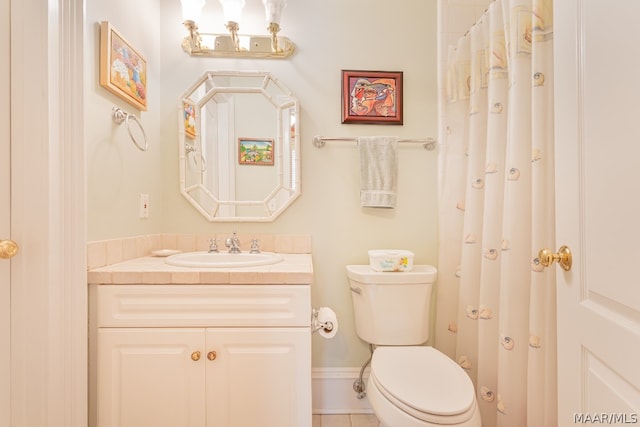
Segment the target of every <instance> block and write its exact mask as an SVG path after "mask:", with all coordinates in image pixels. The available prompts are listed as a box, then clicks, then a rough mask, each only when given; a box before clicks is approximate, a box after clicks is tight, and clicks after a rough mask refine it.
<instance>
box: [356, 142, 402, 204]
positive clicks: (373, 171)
mask: <svg viewBox="0 0 640 427" xmlns="http://www.w3.org/2000/svg"><path fill="white" fill-rule="evenodd" d="M358 151H359V152H360V205H361V206H363V207H373V208H395V207H396V186H397V175H398V138H396V137H395V136H362V137H359V138H358Z"/></svg>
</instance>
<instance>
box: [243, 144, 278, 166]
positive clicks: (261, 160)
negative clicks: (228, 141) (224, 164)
mask: <svg viewBox="0 0 640 427" xmlns="http://www.w3.org/2000/svg"><path fill="white" fill-rule="evenodd" d="M273 160H274V144H273V139H272V138H238V163H239V164H241V165H259V166H273Z"/></svg>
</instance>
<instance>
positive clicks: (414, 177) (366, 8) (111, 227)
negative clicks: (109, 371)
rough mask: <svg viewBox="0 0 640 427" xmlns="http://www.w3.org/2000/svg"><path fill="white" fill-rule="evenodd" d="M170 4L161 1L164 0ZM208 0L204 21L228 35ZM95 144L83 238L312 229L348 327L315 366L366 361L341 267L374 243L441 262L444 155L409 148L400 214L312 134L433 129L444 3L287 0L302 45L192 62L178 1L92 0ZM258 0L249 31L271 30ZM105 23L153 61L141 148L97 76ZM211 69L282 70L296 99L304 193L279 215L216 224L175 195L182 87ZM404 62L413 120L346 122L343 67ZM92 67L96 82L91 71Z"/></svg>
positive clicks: (348, 148) (318, 291)
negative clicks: (264, 55) (285, 53)
mask: <svg viewBox="0 0 640 427" xmlns="http://www.w3.org/2000/svg"><path fill="white" fill-rule="evenodd" d="M160 4H161V5H162V10H160V8H159V5H160ZM218 12H220V5H219V3H218V2H217V1H215V0H209V2H208V4H207V5H206V6H205V10H204V13H205V15H204V17H203V20H202V21H203V22H202V23H201V25H200V26H201V28H202V29H203V30H210V31H214V32H223V31H224V29H223V27H222V20H221V19H220V18H219V17H218V18H216V17H214V16H213V15H214V13H218ZM86 13H87V14H86V20H87V21H86V31H87V48H88V50H89V51H88V52H87V54H86V58H87V59H86V61H87V63H86V67H87V70H86V72H87V76H88V77H87V79H86V81H87V83H86V123H85V126H86V140H87V174H88V189H87V190H88V193H89V194H88V238H89V240H102V239H109V238H116V237H125V236H131V235H137V234H148V233H192V232H198V233H211V234H212V235H213V234H214V233H223V232H229V231H231V230H233V229H237V230H238V232H241V233H287V234H309V235H311V236H312V243H313V259H314V268H315V282H314V283H313V294H312V296H313V304H314V305H315V306H321V305H328V306H330V307H332V308H333V309H334V310H335V311H336V313H337V315H338V318H339V321H340V331H339V333H338V335H337V336H336V337H335V338H334V339H332V340H323V339H320V338H319V337H317V336H314V338H313V339H314V341H313V365H314V366H317V367H349V366H360V365H361V364H362V362H363V361H364V360H365V359H366V357H367V355H368V349H367V346H366V344H364V343H363V342H361V341H360V340H359V339H358V338H357V336H356V334H355V329H354V324H353V315H352V307H351V300H350V298H351V296H350V293H349V291H348V286H347V285H348V283H347V279H346V276H345V268H344V267H345V265H347V264H360V263H366V262H367V250H368V249H372V248H402V249H409V250H411V251H413V252H414V253H415V254H416V259H415V262H416V263H429V264H437V191H436V176H437V175H436V164H437V153H436V152H435V151H432V152H428V151H426V150H424V149H423V148H422V147H421V146H420V145H418V144H416V145H405V144H403V145H401V149H400V152H401V155H400V172H399V177H398V183H399V194H398V204H397V208H396V209H394V210H382V209H371V208H368V209H364V208H361V207H360V205H359V180H360V175H359V173H360V172H359V163H358V156H357V148H356V146H355V144H354V143H349V142H344V143H341V142H334V143H329V144H328V145H327V146H326V147H325V148H322V149H318V148H315V147H313V145H312V144H311V141H312V138H313V136H314V135H324V136H329V137H342V136H345V137H353V136H358V135H389V134H390V135H397V136H399V137H404V138H427V137H430V136H436V135H437V81H436V76H437V64H436V58H437V52H436V47H437V44H436V25H437V24H436V22H437V20H436V0H403V1H400V2H395V3H390V2H388V1H384V0H350V1H344V0H323V1H303V0H302V1H301V0H290V1H289V5H288V7H287V9H286V11H285V14H284V18H283V22H282V27H283V29H282V32H281V34H282V35H286V36H288V37H289V38H291V39H292V40H293V41H294V42H295V43H296V45H297V51H296V53H295V54H294V55H293V56H292V57H291V58H290V59H287V60H247V59H244V60H234V59H203V58H190V57H188V56H187V55H186V54H185V53H183V52H182V50H181V48H180V41H181V39H182V37H183V36H184V29H183V27H182V25H181V11H180V2H179V0H163V1H161V2H160V1H159V0H142V1H137V2H130V1H125V0H111V1H109V2H105V1H101V0H88V1H87V11H86ZM263 16H264V12H263V10H262V4H261V2H260V1H259V0H247V6H246V8H245V14H244V19H243V23H242V24H241V25H242V29H241V32H243V33H244V32H246V33H264V32H265V31H264V30H263V27H264V23H263V19H264V18H263ZM100 20H109V21H111V23H112V25H114V26H115V27H116V28H117V29H118V30H119V31H120V32H122V33H123V35H124V36H125V38H127V39H128V40H129V41H130V42H131V43H132V44H134V45H135V46H136V47H137V48H138V49H139V50H140V51H141V52H142V53H143V54H144V55H145V56H146V57H147V60H148V66H149V82H148V89H149V90H148V91H149V101H148V102H149V108H148V110H147V111H146V112H142V113H139V114H138V116H139V117H140V118H141V121H142V123H143V125H144V127H145V129H146V132H147V134H148V136H149V144H150V147H149V151H148V152H146V153H142V152H140V151H138V150H137V149H136V148H135V147H134V146H133V144H132V143H131V142H129V141H128V136H127V134H126V130H125V129H124V128H122V127H118V126H116V125H114V124H113V123H112V121H111V118H110V113H111V107H112V106H113V105H119V106H121V107H123V108H126V109H128V110H130V111H132V112H133V111H135V110H134V108H133V107H129V106H128V105H127V104H126V103H124V102H122V101H120V100H119V99H118V98H116V97H115V96H113V95H111V94H110V93H108V92H106V91H105V90H104V89H102V88H101V87H100V86H99V83H98V66H97V63H98V57H97V52H98V29H97V28H98V24H97V22H98V21H100ZM206 69H243V70H244V69H248V70H264V71H269V72H271V73H273V74H274V75H275V76H276V77H277V78H279V79H281V80H282V81H283V82H284V83H285V84H286V85H287V86H288V88H289V89H290V90H291V91H292V92H293V93H294V94H295V95H296V96H297V97H298V99H299V101H300V106H301V119H300V130H301V144H302V152H301V159H302V168H301V182H302V196H301V197H300V198H299V199H298V200H297V201H296V202H295V203H294V204H293V205H292V206H291V207H290V208H289V209H288V210H287V211H286V212H285V213H284V214H282V215H281V216H280V217H279V218H278V219H277V220H276V221H275V222H273V223H266V224H265V223H219V224H216V223H209V222H207V221H206V220H205V219H204V218H203V217H201V216H200V215H199V214H198V213H197V212H196V210H195V209H194V208H193V207H192V206H191V205H190V204H189V203H188V202H187V201H186V200H184V199H183V197H182V196H181V195H180V193H179V190H178V163H177V155H178V147H177V132H178V129H177V118H176V108H177V105H178V101H179V96H180V94H181V93H182V92H183V91H184V90H185V89H186V88H187V86H189V85H190V84H191V83H192V82H193V81H194V80H195V79H196V78H197V77H198V76H199V75H200V74H201V73H202V72H203V71H204V70H206ZM341 69H361V70H384V71H403V72H404V125H403V126H379V125H343V124H341V123H340V114H341V113H340V70H341ZM91 76H94V78H91ZM139 193H148V194H149V196H150V218H149V219H144V220H142V219H138V195H139Z"/></svg>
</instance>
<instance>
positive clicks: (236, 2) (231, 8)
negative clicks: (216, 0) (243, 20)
mask: <svg viewBox="0 0 640 427" xmlns="http://www.w3.org/2000/svg"><path fill="white" fill-rule="evenodd" d="M220 4H221V5H222V11H223V13H224V20H225V21H226V22H230V21H232V22H237V23H240V17H241V16H242V8H243V7H244V0H220Z"/></svg>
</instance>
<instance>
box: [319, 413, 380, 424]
mask: <svg viewBox="0 0 640 427" xmlns="http://www.w3.org/2000/svg"><path fill="white" fill-rule="evenodd" d="M313 427H380V423H379V422H378V419H377V418H376V417H375V415H373V414H351V415H314V416H313Z"/></svg>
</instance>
